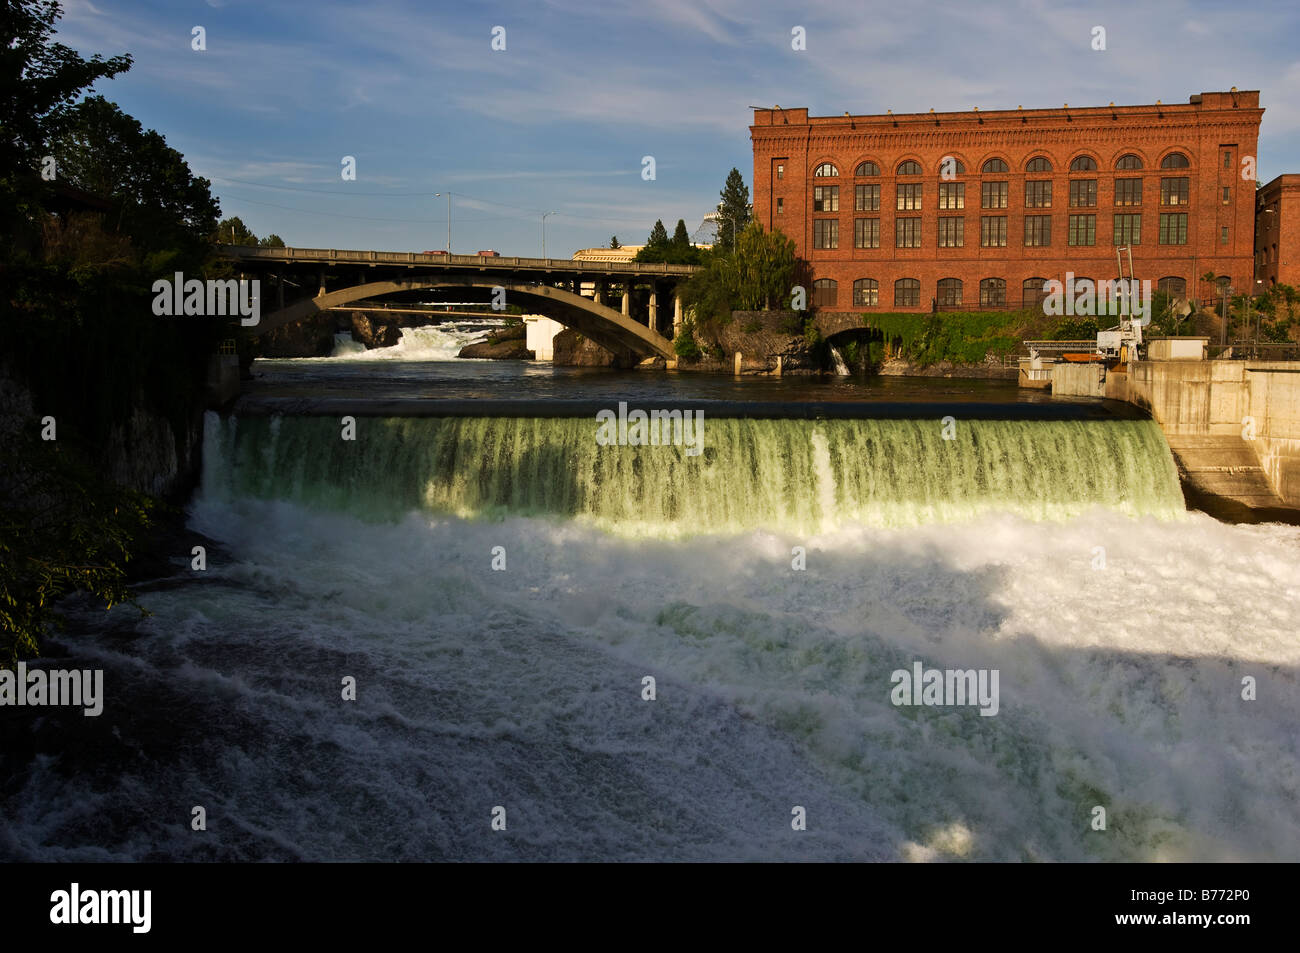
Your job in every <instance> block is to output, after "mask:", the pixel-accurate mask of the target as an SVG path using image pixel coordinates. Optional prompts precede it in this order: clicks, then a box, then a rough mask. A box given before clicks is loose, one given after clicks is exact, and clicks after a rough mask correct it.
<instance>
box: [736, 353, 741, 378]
mask: <svg viewBox="0 0 1300 953" xmlns="http://www.w3.org/2000/svg"><path fill="white" fill-rule="evenodd" d="M736 376H737V377H739V376H740V352H739V351H737V352H736Z"/></svg>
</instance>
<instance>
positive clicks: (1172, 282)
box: [1156, 275, 1187, 298]
mask: <svg viewBox="0 0 1300 953" xmlns="http://www.w3.org/2000/svg"><path fill="white" fill-rule="evenodd" d="M1156 290H1157V291H1163V292H1164V293H1165V294H1167V295H1169V296H1170V297H1174V298H1183V297H1186V296H1187V280H1186V279H1185V278H1179V277H1178V276H1177V275H1170V276H1169V277H1168V278H1161V279H1160V280H1159V281H1157V282H1156Z"/></svg>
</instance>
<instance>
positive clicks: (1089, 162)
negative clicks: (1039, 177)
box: [1033, 156, 1097, 281]
mask: <svg viewBox="0 0 1300 953" xmlns="http://www.w3.org/2000/svg"><path fill="white" fill-rule="evenodd" d="M1070 171H1071V172H1096V171H1097V160H1096V159H1094V158H1093V157H1092V156H1079V157H1077V158H1076V159H1075V160H1074V161H1073V162H1071V163H1070ZM1033 280H1034V281H1037V280H1038V279H1037V278H1034V279H1033Z"/></svg>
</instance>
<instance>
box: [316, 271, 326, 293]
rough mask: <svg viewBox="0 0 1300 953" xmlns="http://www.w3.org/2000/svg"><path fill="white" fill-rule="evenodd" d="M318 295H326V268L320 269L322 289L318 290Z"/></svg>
mask: <svg viewBox="0 0 1300 953" xmlns="http://www.w3.org/2000/svg"><path fill="white" fill-rule="evenodd" d="M316 297H318V298H323V297H325V269H324V268H322V269H321V270H320V291H318V292H316Z"/></svg>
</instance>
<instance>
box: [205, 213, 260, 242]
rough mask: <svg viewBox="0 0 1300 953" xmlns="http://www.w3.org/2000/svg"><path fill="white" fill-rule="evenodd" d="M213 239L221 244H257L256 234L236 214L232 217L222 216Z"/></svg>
mask: <svg viewBox="0 0 1300 953" xmlns="http://www.w3.org/2000/svg"><path fill="white" fill-rule="evenodd" d="M213 239H214V241H218V242H220V243H221V244H223V245H256V244H258V241H257V236H256V235H254V234H253V233H252V231H251V230H250V229H249V227H248V226H247V225H245V224H244V221H243V219H241V218H240V217H239V216H238V215H236V216H234V217H232V218H223V219H222V220H221V224H220V225H218V226H217V232H216V234H215V235H214V236H213Z"/></svg>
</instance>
